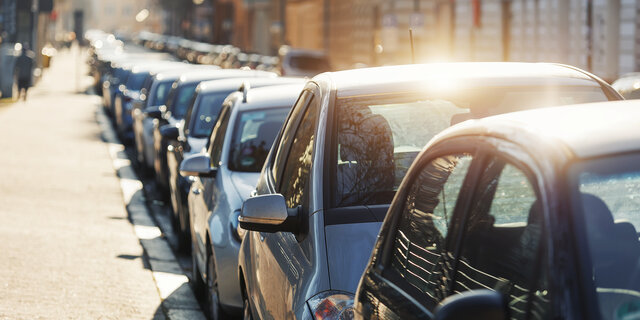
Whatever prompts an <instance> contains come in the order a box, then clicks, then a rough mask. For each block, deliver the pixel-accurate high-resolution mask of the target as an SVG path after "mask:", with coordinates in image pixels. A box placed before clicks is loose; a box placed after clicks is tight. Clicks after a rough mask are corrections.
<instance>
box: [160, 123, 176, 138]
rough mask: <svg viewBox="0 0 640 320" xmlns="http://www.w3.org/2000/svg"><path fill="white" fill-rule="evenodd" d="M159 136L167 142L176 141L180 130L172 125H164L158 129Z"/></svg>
mask: <svg viewBox="0 0 640 320" xmlns="http://www.w3.org/2000/svg"><path fill="white" fill-rule="evenodd" d="M160 134H161V135H162V137H163V138H165V139H167V140H178V137H179V136H180V129H178V127H176V126H174V125H170V124H168V125H164V126H162V127H160Z"/></svg>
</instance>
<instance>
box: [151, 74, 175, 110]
mask: <svg viewBox="0 0 640 320" xmlns="http://www.w3.org/2000/svg"><path fill="white" fill-rule="evenodd" d="M171 84H173V81H172V80H169V81H163V82H160V83H158V85H157V86H156V92H155V94H154V95H152V96H151V97H150V99H149V106H161V105H163V104H165V103H167V96H168V94H169V91H170V90H171Z"/></svg>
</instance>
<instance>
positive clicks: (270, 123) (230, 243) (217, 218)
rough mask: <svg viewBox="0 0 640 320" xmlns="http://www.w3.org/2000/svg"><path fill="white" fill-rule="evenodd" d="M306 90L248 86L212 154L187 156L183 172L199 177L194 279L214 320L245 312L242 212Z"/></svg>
mask: <svg viewBox="0 0 640 320" xmlns="http://www.w3.org/2000/svg"><path fill="white" fill-rule="evenodd" d="M303 86H304V83H299V84H289V85H278V86H268V87H263V88H257V89H250V90H246V87H245V90H244V92H236V93H233V94H231V95H230V96H229V97H228V98H227V99H226V100H225V102H224V104H223V107H222V109H221V111H220V115H219V116H218V120H217V122H216V124H215V126H214V130H213V133H212V134H211V139H210V142H209V148H208V150H207V152H206V153H205V154H200V155H192V156H190V157H188V158H185V159H184V160H183V161H182V164H181V166H180V172H181V174H183V175H187V176H192V177H194V178H193V183H192V184H191V192H190V193H189V195H188V202H189V205H188V206H189V216H190V217H189V218H190V221H191V230H192V235H191V238H192V252H191V254H192V257H193V269H192V270H193V277H192V280H193V281H194V283H195V284H196V287H204V288H205V289H206V290H205V294H206V298H207V299H206V301H207V313H208V315H209V317H210V318H211V319H218V318H220V317H221V316H223V315H225V314H229V313H240V311H241V310H242V305H243V302H242V294H241V291H240V285H239V284H240V282H239V281H238V278H237V272H236V270H237V269H238V250H239V249H240V240H241V239H242V235H243V233H242V232H243V231H244V230H242V229H239V228H238V216H239V215H240V208H241V207H242V203H243V201H244V200H245V199H247V198H248V197H249V195H250V193H251V191H253V190H254V189H255V185H256V183H257V181H258V177H259V175H260V170H261V169H262V166H263V163H264V159H265V158H266V156H267V154H268V153H269V150H270V149H271V145H272V144H273V140H274V139H275V137H276V136H277V135H278V132H279V131H280V128H281V127H282V124H283V122H284V120H285V119H286V117H287V114H288V113H289V110H290V109H291V106H292V105H293V104H294V102H295V101H296V98H297V97H298V95H299V92H300V91H301V90H302V87H303ZM247 91H248V92H247Z"/></svg>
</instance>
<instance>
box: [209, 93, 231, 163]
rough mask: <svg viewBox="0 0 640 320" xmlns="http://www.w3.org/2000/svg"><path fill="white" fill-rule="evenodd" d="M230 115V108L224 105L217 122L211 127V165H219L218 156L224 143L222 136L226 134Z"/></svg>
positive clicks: (220, 154)
mask: <svg viewBox="0 0 640 320" xmlns="http://www.w3.org/2000/svg"><path fill="white" fill-rule="evenodd" d="M230 117H231V109H230V108H229V107H228V106H226V107H224V109H223V110H222V112H221V113H220V117H219V118H218V122H217V123H216V125H215V127H214V128H213V133H212V134H211V140H209V141H210V142H209V143H210V144H211V145H210V146H209V147H210V150H211V166H212V167H217V166H219V165H220V158H221V157H222V144H223V143H224V137H225V136H226V135H227V127H228V126H229V118H230Z"/></svg>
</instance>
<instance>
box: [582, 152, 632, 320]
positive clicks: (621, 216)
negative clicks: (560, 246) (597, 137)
mask: <svg viewBox="0 0 640 320" xmlns="http://www.w3.org/2000/svg"><path fill="white" fill-rule="evenodd" d="M570 172H571V176H572V177H573V179H572V180H573V183H572V185H573V198H574V206H573V211H574V215H575V217H576V220H582V221H584V230H585V232H584V239H580V238H578V239H576V240H577V241H578V243H579V244H580V246H581V247H583V248H584V247H586V249H587V250H584V251H586V253H587V255H588V257H586V259H585V261H589V262H590V263H583V266H582V267H583V268H584V269H583V270H584V273H585V274H586V275H587V277H585V278H587V279H588V280H587V281H589V283H591V284H592V285H586V286H585V287H587V288H590V289H591V288H592V290H593V291H592V296H593V297H595V298H596V299H597V301H596V302H597V305H598V307H599V309H600V314H601V318H602V319H607V320H608V319H631V318H634V317H635V316H637V315H638V310H639V309H638V308H637V307H638V306H640V264H639V263H638V262H639V261H640V241H638V230H639V229H640V215H639V214H638V212H640V154H637V153H635V154H634V153H628V154H622V155H615V156H607V157H600V158H597V159H593V160H588V161H584V162H578V163H576V164H574V165H573V168H571V171H570ZM576 234H578V233H576Z"/></svg>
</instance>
